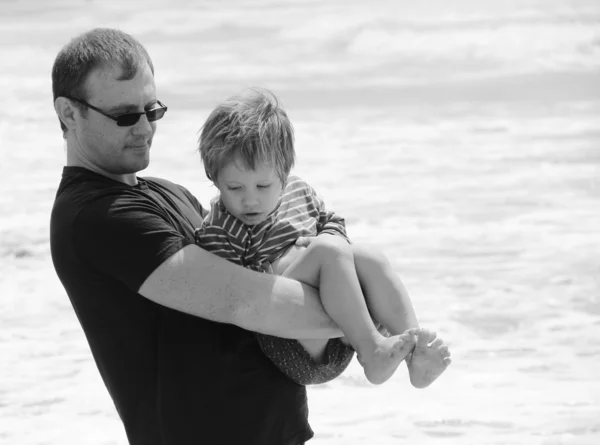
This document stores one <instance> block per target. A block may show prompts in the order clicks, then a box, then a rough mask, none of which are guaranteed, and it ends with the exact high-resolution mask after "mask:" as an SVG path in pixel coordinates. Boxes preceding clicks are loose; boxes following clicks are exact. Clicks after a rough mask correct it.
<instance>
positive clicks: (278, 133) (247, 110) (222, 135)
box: [198, 88, 296, 184]
mask: <svg viewBox="0 0 600 445" xmlns="http://www.w3.org/2000/svg"><path fill="white" fill-rule="evenodd" d="M198 150H199V151H200V157H201V159H202V163H203V164H204V170H205V171H206V176H207V177H208V179H210V180H211V181H213V182H216V181H217V180H218V176H219V171H220V170H221V169H222V168H223V167H225V166H226V165H227V164H228V163H229V162H233V161H238V162H241V163H242V165H241V167H243V168H245V169H250V170H254V169H255V168H256V166H257V165H260V164H267V165H271V166H273V168H274V169H275V171H276V172H277V175H278V176H279V179H280V180H281V183H282V184H285V183H286V180H287V177H288V175H289V173H290V171H291V169H292V167H293V166H294V161H295V157H296V153H295V152H294V128H293V126H292V123H291V122H290V120H289V119H288V116H287V114H286V112H285V111H284V109H283V108H282V107H281V105H280V103H279V101H278V100H277V97H276V96H275V95H274V94H273V93H272V92H270V91H269V90H266V89H264V88H250V89H248V90H246V91H244V92H243V93H242V94H239V95H236V96H233V97H230V98H229V99H227V100H225V101H224V102H222V103H221V104H219V105H218V106H217V107H216V108H215V109H214V110H213V112H212V113H211V114H210V116H208V119H207V120H206V122H205V123H204V126H203V127H202V129H201V133H200V137H199V139H198Z"/></svg>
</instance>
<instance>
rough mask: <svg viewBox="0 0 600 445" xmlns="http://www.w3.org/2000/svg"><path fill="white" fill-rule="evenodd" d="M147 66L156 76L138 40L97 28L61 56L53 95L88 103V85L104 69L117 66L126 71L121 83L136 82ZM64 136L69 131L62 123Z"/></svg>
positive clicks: (74, 41)
mask: <svg viewBox="0 0 600 445" xmlns="http://www.w3.org/2000/svg"><path fill="white" fill-rule="evenodd" d="M144 63H147V64H148V66H149V67H150V70H151V71H152V74H154V65H153V64H152V59H150V55H149V54H148V52H147V51H146V49H145V48H144V47H143V46H142V44H141V43H140V42H138V41H137V40H136V39H135V38H133V37H132V36H130V35H129V34H126V33H124V32H123V31H119V30H117V29H110V28H96V29H93V30H91V31H88V32H85V33H83V34H81V35H79V36H77V37H75V38H73V39H72V40H71V41H70V42H69V43H67V44H66V45H65V46H64V47H63V48H62V49H61V50H60V52H59V53H58V55H57V56H56V59H55V60H54V65H53V67H52V94H53V96H54V100H56V98H57V97H60V96H65V97H75V98H78V99H83V100H87V92H86V91H85V81H86V79H87V78H88V76H89V74H90V73H91V72H92V71H93V70H94V69H96V68H98V67H100V66H102V65H105V64H106V65H115V66H118V67H120V68H121V69H122V70H123V74H122V75H121V77H120V78H119V80H130V79H133V78H134V77H135V76H136V74H137V72H138V69H139V67H140V66H143V64H144ZM60 128H61V129H62V130H63V133H64V132H66V131H67V128H66V127H65V125H64V124H63V123H62V122H60Z"/></svg>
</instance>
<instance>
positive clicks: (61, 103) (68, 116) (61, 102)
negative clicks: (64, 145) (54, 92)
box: [54, 97, 78, 130]
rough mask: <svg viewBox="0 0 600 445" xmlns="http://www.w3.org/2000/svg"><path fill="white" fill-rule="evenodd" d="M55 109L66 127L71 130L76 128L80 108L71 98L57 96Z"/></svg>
mask: <svg viewBox="0 0 600 445" xmlns="http://www.w3.org/2000/svg"><path fill="white" fill-rule="evenodd" d="M54 110H56V114H57V115H58V118H59V119H60V121H61V122H62V123H63V124H65V127H67V128H68V129H69V130H71V129H73V128H75V121H76V119H77V116H78V114H77V113H78V110H77V109H76V108H75V105H73V103H72V102H71V101H70V100H69V99H67V98H66V97H57V98H56V100H55V101H54Z"/></svg>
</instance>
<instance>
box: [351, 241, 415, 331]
mask: <svg viewBox="0 0 600 445" xmlns="http://www.w3.org/2000/svg"><path fill="white" fill-rule="evenodd" d="M352 252H353V253H354V264H355V266H356V273H357V275H358V279H359V281H360V285H361V286H362V289H363V291H364V294H365V298H366V300H367V305H368V307H369V310H370V311H371V314H372V315H373V318H374V319H375V320H377V321H378V322H379V323H381V324H383V326H384V327H385V328H386V329H387V330H388V331H389V332H390V333H391V334H392V335H399V334H402V333H403V332H405V331H406V330H408V329H411V328H418V327H419V322H418V321H417V316H416V315H415V310H414V308H413V305H412V301H411V300H410V296H409V295H408V292H407V291H406V288H405V287H404V285H403V284H402V281H400V277H399V276H398V274H397V273H396V272H395V271H394V270H393V269H392V265H391V264H390V262H389V261H388V260H387V258H386V257H385V256H384V255H383V254H382V253H381V252H380V251H378V250H377V249H374V248H370V247H365V246H360V245H356V244H353V245H352Z"/></svg>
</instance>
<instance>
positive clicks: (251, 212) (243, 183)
mask: <svg viewBox="0 0 600 445" xmlns="http://www.w3.org/2000/svg"><path fill="white" fill-rule="evenodd" d="M215 185H216V186H217V188H218V189H219V191H220V192H221V200H222V201H223V204H224V205H225V207H226V208H227V210H228V211H229V213H231V214H232V215H233V216H235V217H236V218H238V219H239V220H241V221H242V222H243V223H244V224H247V225H249V226H254V225H256V224H259V223H261V222H263V221H264V220H265V219H266V218H267V216H269V213H271V212H272V211H273V209H275V207H276V206H277V202H278V201H279V197H280V196H281V191H282V189H283V186H282V184H281V180H280V179H279V176H278V175H277V173H276V172H275V169H274V168H272V167H270V166H267V165H262V166H259V167H257V168H256V169H255V170H250V169H248V170H246V169H244V167H243V164H242V163H240V162H237V161H233V162H230V163H228V164H227V165H226V166H225V167H223V168H222V169H221V171H220V172H219V176H218V179H217V181H216V183H215Z"/></svg>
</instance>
